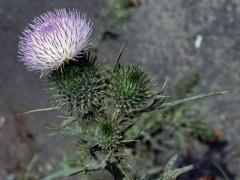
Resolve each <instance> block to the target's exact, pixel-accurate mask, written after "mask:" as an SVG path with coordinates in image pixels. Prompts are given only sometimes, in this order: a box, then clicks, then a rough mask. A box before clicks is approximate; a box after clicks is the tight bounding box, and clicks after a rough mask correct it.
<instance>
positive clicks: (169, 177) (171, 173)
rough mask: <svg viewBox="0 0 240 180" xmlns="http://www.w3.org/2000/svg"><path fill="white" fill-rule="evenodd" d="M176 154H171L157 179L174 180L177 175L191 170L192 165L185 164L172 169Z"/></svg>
mask: <svg viewBox="0 0 240 180" xmlns="http://www.w3.org/2000/svg"><path fill="white" fill-rule="evenodd" d="M177 157H178V156H177V155H175V156H173V157H172V158H171V159H170V160H169V161H168V163H167V165H166V166H165V168H164V171H163V174H162V175H161V177H160V178H159V180H175V179H176V178H177V177H178V176H179V175H181V174H183V173H185V172H188V171H191V170H192V169H193V166H192V165H189V166H185V167H183V168H178V169H174V170H172V169H173V166H174V164H175V163H176V161H177Z"/></svg>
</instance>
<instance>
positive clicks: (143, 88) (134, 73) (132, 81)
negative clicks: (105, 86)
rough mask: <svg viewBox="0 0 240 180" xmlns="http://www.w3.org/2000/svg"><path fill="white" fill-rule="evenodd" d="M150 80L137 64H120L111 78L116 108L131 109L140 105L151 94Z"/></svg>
mask: <svg viewBox="0 0 240 180" xmlns="http://www.w3.org/2000/svg"><path fill="white" fill-rule="evenodd" d="M151 87H152V84H151V80H150V79H149V78H148V76H147V75H146V74H145V73H144V71H143V70H142V69H141V68H140V67H137V66H127V67H123V66H121V67H120V68H119V69H118V70H117V71H116V72H115V73H114V76H113V78H112V83H111V90H112V96H113V99H114V102H115V105H116V107H117V108H120V109H121V110H125V111H132V110H135V109H137V108H139V107H141V106H142V105H143V104H144V103H145V102H146V101H147V100H148V99H149V98H150V97H151V96H152V93H151Z"/></svg>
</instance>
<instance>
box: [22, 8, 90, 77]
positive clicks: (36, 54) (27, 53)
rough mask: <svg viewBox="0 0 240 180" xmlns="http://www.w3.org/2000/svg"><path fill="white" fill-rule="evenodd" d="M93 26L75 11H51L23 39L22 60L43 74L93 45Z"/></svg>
mask: <svg viewBox="0 0 240 180" xmlns="http://www.w3.org/2000/svg"><path fill="white" fill-rule="evenodd" d="M91 33H92V23H91V22H90V21H89V20H87V19H86V17H85V15H82V14H81V13H79V12H77V11H76V10H72V11H67V10H65V9H60V10H54V11H53V12H48V13H45V14H43V15H41V16H40V17H37V18H35V19H34V20H33V22H32V23H31V24H29V25H28V27H27V28H26V29H25V31H24V32H23V37H21V38H20V43H19V54H20V58H21V61H23V62H24V64H25V65H26V66H27V68H28V69H29V70H30V71H40V72H42V74H45V73H48V72H51V71H53V70H55V69H57V68H59V67H60V66H61V65H62V64H63V63H64V62H67V61H68V60H71V59H73V58H74V57H76V56H77V55H78V54H79V53H80V52H81V51H82V50H84V49H85V48H86V47H87V46H88V45H89V42H90V35H91Z"/></svg>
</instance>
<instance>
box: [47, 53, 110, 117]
mask: <svg viewBox="0 0 240 180" xmlns="http://www.w3.org/2000/svg"><path fill="white" fill-rule="evenodd" d="M105 76H106V75H105V74H104V71H103V69H102V67H101V65H99V64H97V63H96V57H95V56H91V55H90V53H84V54H82V56H81V57H79V58H77V59H76V60H74V61H69V63H68V64H65V65H64V67H63V70H62V69H61V68H59V69H57V70H54V71H53V72H52V73H51V74H50V76H49V78H48V89H49V92H50V93H52V94H53V96H52V97H53V100H54V103H55V105H56V106H57V107H58V108H59V109H63V110H65V111H66V112H68V113H69V114H70V115H72V116H77V117H79V116H81V115H84V114H86V113H89V112H92V111H97V110H98V109H99V108H100V107H101V104H102V102H103V99H104V97H105V93H106V89H107V81H106V78H105Z"/></svg>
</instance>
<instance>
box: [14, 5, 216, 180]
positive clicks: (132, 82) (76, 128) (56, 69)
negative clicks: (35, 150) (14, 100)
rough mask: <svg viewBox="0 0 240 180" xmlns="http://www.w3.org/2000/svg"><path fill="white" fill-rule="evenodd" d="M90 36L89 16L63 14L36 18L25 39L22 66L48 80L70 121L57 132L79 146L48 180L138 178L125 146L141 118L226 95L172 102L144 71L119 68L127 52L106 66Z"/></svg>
mask: <svg viewBox="0 0 240 180" xmlns="http://www.w3.org/2000/svg"><path fill="white" fill-rule="evenodd" d="M91 33H92V23H91V21H89V20H88V19H87V18H86V16H85V15H84V14H81V13H79V12H78V11H76V10H69V11H67V10H65V9H61V10H55V11H53V12H48V13H46V14H44V15H42V16H40V17H39V18H35V19H34V20H33V22H32V23H31V24H30V25H28V27H27V28H26V30H25V31H24V33H23V37H22V38H21V39H20V45H19V54H20V58H21V61H23V62H24V64H25V65H26V66H27V68H28V70H30V71H37V72H40V73H41V77H43V78H44V79H45V80H46V89H47V92H49V93H50V94H51V97H52V102H53V104H54V107H53V108H50V109H58V110H59V111H62V112H65V113H66V116H67V117H66V120H64V121H63V122H62V124H61V125H60V126H58V128H57V130H59V132H63V133H65V134H67V135H69V136H70V137H72V138H73V140H74V142H75V144H76V149H75V152H76V155H75V156H74V157H73V159H72V160H69V161H67V162H65V166H64V170H63V171H61V172H62V173H56V174H53V175H51V176H49V177H47V178H46V179H53V178H58V177H59V176H72V175H77V174H79V175H81V173H85V172H94V171H98V170H106V171H108V172H110V174H111V175H112V176H113V178H114V179H123V178H129V179H131V178H134V177H133V176H132V175H131V173H130V172H131V171H133V169H134V167H129V166H127V163H126V159H128V158H129V156H130V154H129V153H126V152H125V147H126V146H127V145H128V144H129V143H132V142H135V141H136V137H137V136H136V135H132V136H129V135H126V134H127V133H128V132H129V131H130V130H131V129H132V128H133V127H134V126H135V125H136V121H137V119H138V117H140V116H142V115H143V114H146V113H150V112H155V111H159V112H161V110H163V109H166V108H170V107H172V106H176V105H178V104H181V103H184V102H186V101H190V100H196V99H200V98H204V97H208V96H212V95H216V94H221V93H211V94H203V95H198V96H194V97H188V98H185V99H180V100H173V101H170V102H169V101H168V98H167V96H166V95H165V92H164V87H165V85H163V87H161V88H159V90H156V88H155V87H154V85H153V80H152V79H151V77H150V76H149V75H148V74H147V73H146V72H145V71H144V70H143V68H141V67H139V66H134V65H124V64H121V63H120V58H121V55H122V53H123V50H124V48H125V47H124V48H123V49H122V50H121V51H120V53H119V55H118V57H117V59H116V62H115V64H114V66H113V67H109V66H107V65H105V64H103V63H101V61H99V60H98V58H97V57H96V55H94V53H93V50H92V49H91V43H90V42H91V37H90V36H91ZM46 110H49V109H46ZM37 111H38V110H37ZM39 111H40V110H39ZM171 167H172V163H171ZM187 169H189V168H187ZM168 171H170V170H169V169H166V171H164V172H165V173H166V172H168ZM185 171H186V168H184V169H183V171H180V170H178V171H177V174H175V175H174V174H172V173H173V172H175V171H171V175H166V174H159V177H160V178H159V179H165V180H170V179H175V178H176V176H178V175H179V174H181V172H185ZM146 177H147V176H146ZM165 177H169V178H165ZM139 179H144V177H140V178H139Z"/></svg>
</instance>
